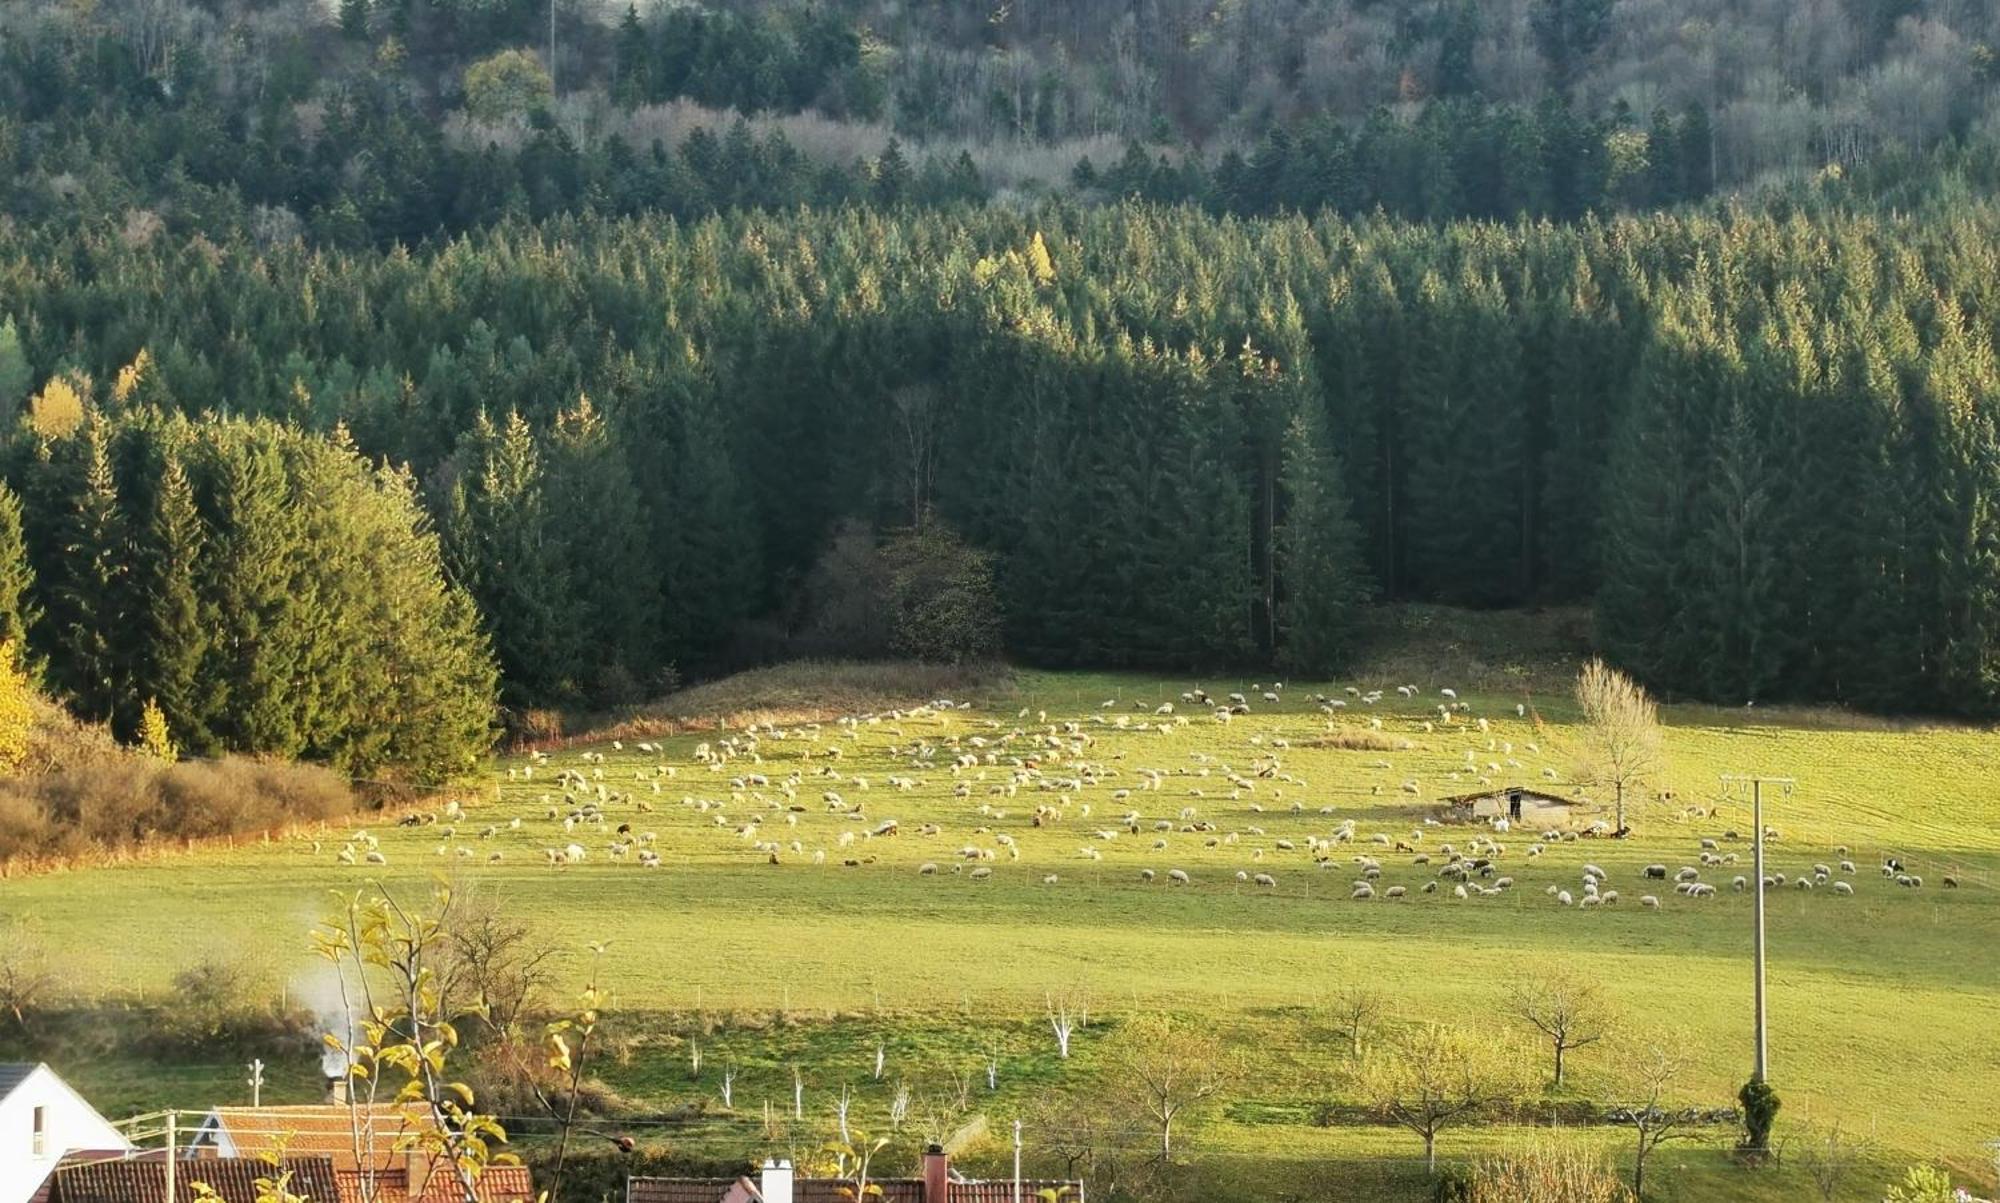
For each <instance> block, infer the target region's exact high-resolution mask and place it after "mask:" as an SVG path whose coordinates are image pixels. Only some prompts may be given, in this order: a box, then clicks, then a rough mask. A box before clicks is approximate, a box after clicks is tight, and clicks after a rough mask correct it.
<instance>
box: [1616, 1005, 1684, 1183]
mask: <svg viewBox="0 0 2000 1203" xmlns="http://www.w3.org/2000/svg"><path fill="white" fill-rule="evenodd" d="M1689 1047H1692V1046H1691V1045H1690V1043H1689V1041H1688V1040H1687V1039H1685V1038H1681V1037H1674V1036H1661V1037H1657V1038H1655V1039H1651V1040H1648V1041H1646V1042H1645V1043H1644V1044H1643V1045H1641V1046H1640V1047H1638V1048H1636V1049H1634V1050H1632V1051H1631V1052H1630V1053H1629V1054H1628V1055H1627V1056H1626V1057H1625V1058H1624V1064H1623V1065H1621V1066H1620V1075H1619V1077H1620V1089H1621V1090H1622V1091H1623V1092H1624V1095H1625V1097H1626V1098H1627V1099H1628V1100H1630V1101H1629V1102H1627V1103H1626V1104H1625V1105H1624V1106H1623V1107H1620V1108H1618V1109H1616V1110H1615V1111H1614V1112H1613V1114H1614V1115H1615V1116H1619V1117H1621V1118H1622V1119H1623V1120H1624V1122H1625V1123H1626V1124H1627V1125H1628V1126H1630V1127H1631V1129H1632V1132H1633V1134H1634V1136H1636V1137H1637V1144H1636V1145H1634V1147H1633V1150H1632V1194H1633V1196H1634V1197H1635V1198H1640V1199H1643V1198H1645V1197H1646V1159H1647V1158H1648V1157H1651V1156H1652V1155H1653V1151H1654V1150H1655V1149H1657V1148H1659V1147H1660V1146H1661V1145H1663V1144H1666V1143H1667V1142H1668V1141H1672V1140H1688V1139H1693V1138H1694V1137H1695V1135H1696V1134H1697V1133H1696V1132H1695V1130H1694V1128H1693V1126H1692V1122H1691V1121H1692V1119H1693V1115H1692V1113H1691V1112H1689V1111H1688V1110H1687V1109H1686V1108H1677V1107H1675V1106H1673V1103H1672V1099H1671V1095H1672V1093H1673V1090H1674V1087H1675V1084H1676V1083H1677V1081H1678V1080H1679V1078H1680V1077H1681V1074H1682V1072H1683V1071H1684V1070H1685V1069H1686V1068H1687V1054H1686V1053H1685V1052H1684V1051H1683V1050H1684V1049H1687V1048H1689Z"/></svg>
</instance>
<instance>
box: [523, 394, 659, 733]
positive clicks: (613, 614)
mask: <svg viewBox="0 0 2000 1203" xmlns="http://www.w3.org/2000/svg"><path fill="white" fill-rule="evenodd" d="M544 461H545V463H546V465H547V480H548V485H547V505H548V523H549V529H550V531H551V532H552V533H554V532H561V533H560V535H559V536H557V537H554V538H553V539H552V543H553V544H554V545H555V546H556V547H557V548H558V549H559V552H560V554H561V557H562V559H563V574H564V578H565V579H566V580H567V581H569V582H570V584H571V591H570V598H569V601H568V603H567V608H568V611H569V615H570V620H571V623H572V624H573V626H574V628H575V630H576V632H577V635H578V636H579V639H580V642H581V649H580V651H581V655H582V657H583V659H584V661H585V664H586V665H587V667H586V669H585V678H586V679H585V683H584V693H585V694H586V695H588V696H591V697H593V698H595V699H596V700H597V701H599V702H614V701H617V702H622V701H630V700H633V699H634V698H635V697H637V696H638V694H639V692H640V691H641V689H642V688H643V687H644V685H645V684H646V683H647V681H648V679H649V678H650V677H651V676H652V674H653V671H654V668H655V658H656V656H657V650H656V649H657V647H658V643H659V639H658V634H657V630H656V627H655V623H656V621H657V618H658V614H659V609H660V606H659V597H658V595H657V593H656V592H655V582H657V581H658V580H659V569H658V566H657V565H656V564H655V563H654V561H653V556H652V530H651V526H650V523H649V522H648V520H647V515H646V513H645V511H644V509H643V507H642V506H641V504H640V498H639V490H638V488H637V486H636V485H635V484H634V483H633V480H632V472H631V469H630V467H628V466H627V463H626V458H625V453H624V451H623V449H622V447H621V446H620V445H619V443H618V441H617V440H616V439H615V438H614V436H613V434H612V431H611V427H610V426H609V425H608V424H607V423H606V422H605V420H604V416H603V415H602V414H601V413H599V412H598V410H597V409H596V408H595V407H594V406H592V405H591V403H590V398H589V397H582V398H579V399H578V401H577V403H576V404H575V405H574V406H572V407H571V408H569V409H568V410H565V411H564V412H563V413H561V414H559V415H558V416H557V418H556V421H555V425H554V426H553V427H552V428H551V430H550V432H549V436H548V440H547V450H546V451H545V453H544Z"/></svg>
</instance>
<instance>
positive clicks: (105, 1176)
mask: <svg viewBox="0 0 2000 1203" xmlns="http://www.w3.org/2000/svg"><path fill="white" fill-rule="evenodd" d="M166 1168H167V1167H166V1162H164V1161H161V1160H157V1159H155V1160H143V1159H138V1158H121V1159H119V1160H115V1161H112V1160H89V1159H82V1158H79V1159H76V1160H69V1159H65V1160H63V1161H62V1162H61V1163H59V1164H58V1165H57V1166H56V1172H55V1174H54V1176H53V1177H54V1182H55V1185H54V1187H53V1189H52V1190H51V1193H50V1199H51V1203H166V1198H167V1175H166V1172H165V1171H166ZM284 1168H285V1169H286V1170H290V1171H291V1175H292V1176H291V1179H290V1180H289V1181H288V1182H287V1183H286V1189H287V1190H289V1191H290V1192H291V1193H292V1194H295V1195H298V1196H300V1197H301V1198H303V1199H305V1200H306V1203H340V1192H339V1190H338V1188H336V1187H335V1186H334V1180H333V1163H332V1162H331V1161H329V1160H328V1159H327V1158H325V1157H289V1158H286V1159H285V1164H284ZM174 1171H175V1172H174V1197H175V1199H176V1200H183V1201H184V1200H191V1199H193V1198H194V1184H195V1183H197V1182H202V1183H206V1184H207V1185H208V1186H210V1187H211V1188H213V1189H214V1191H215V1193H216V1194H217V1195H219V1196H221V1197H222V1198H223V1199H224V1200H225V1201H226V1203H257V1179H259V1178H271V1177H275V1176H276V1175H277V1174H278V1173H279V1172H280V1171H279V1169H278V1167H276V1166H273V1165H272V1164H271V1163H270V1162H268V1161H265V1160H263V1159H262V1158H259V1157H204V1158H183V1159H181V1160H179V1161H176V1162H175V1163H174Z"/></svg>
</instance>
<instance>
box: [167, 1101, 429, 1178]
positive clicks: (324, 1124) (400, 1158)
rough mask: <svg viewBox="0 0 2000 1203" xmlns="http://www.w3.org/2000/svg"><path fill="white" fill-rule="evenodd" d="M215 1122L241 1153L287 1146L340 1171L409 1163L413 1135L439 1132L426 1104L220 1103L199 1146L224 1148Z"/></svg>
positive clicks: (205, 1126)
mask: <svg viewBox="0 0 2000 1203" xmlns="http://www.w3.org/2000/svg"><path fill="white" fill-rule="evenodd" d="M357 1120H358V1121H359V1123H360V1124H361V1125H362V1127H363V1129H364V1132H365V1135H364V1137H363V1139H362V1140H361V1141H360V1144H359V1148H358V1149H357V1143H356V1140H355V1134H354V1130H355V1125H356V1122H357ZM211 1127H213V1128H218V1129H220V1130H221V1132H222V1133H223V1134H225V1135H226V1136H227V1138H228V1145H229V1147H230V1149H231V1150H232V1151H234V1152H235V1154H236V1155H237V1156H239V1157H257V1156H261V1155H263V1154H266V1153H271V1154H275V1153H278V1152H280V1151H282V1152H283V1153H284V1155H285V1156H287V1157H293V1156H298V1157H310V1156H316V1155H323V1156H326V1157H329V1158H331V1159H332V1161H333V1166H334V1168H335V1169H336V1170H359V1169H362V1168H364V1167H367V1168H373V1169H376V1170H383V1169H390V1168H400V1167H404V1166H407V1165H408V1164H409V1159H410V1153H409V1151H408V1149H407V1146H408V1145H409V1144H410V1143H412V1142H411V1138H413V1137H415V1136H418V1135H420V1134H422V1133H425V1132H430V1131H433V1130H435V1128H436V1127H437V1125H436V1123H435V1121H434V1120H433V1119H432V1118H431V1113H430V1109H429V1108H428V1107H425V1106H424V1105H423V1104H421V1103H404V1104H396V1103H376V1104H373V1105H372V1106H371V1105H368V1104H364V1103H357V1104H356V1105H355V1106H354V1108H353V1110H352V1111H350V1110H349V1109H348V1108H347V1107H346V1106H345V1105H343V1104H331V1103H316V1104H311V1105H307V1106H297V1107H217V1108H216V1109H215V1110H213V1111H211V1112H209V1113H208V1115H207V1116H206V1117H205V1118H204V1119H203V1121H202V1129H203V1130H202V1132H201V1135H200V1137H199V1140H198V1145H199V1146H206V1147H209V1148H211V1149H213V1148H216V1147H218V1142H217V1141H216V1137H215V1135H214V1134H213V1133H211V1132H209V1131H208V1129H209V1128H211ZM357 1154H358V1155H357ZM419 1156H421V1154H419Z"/></svg>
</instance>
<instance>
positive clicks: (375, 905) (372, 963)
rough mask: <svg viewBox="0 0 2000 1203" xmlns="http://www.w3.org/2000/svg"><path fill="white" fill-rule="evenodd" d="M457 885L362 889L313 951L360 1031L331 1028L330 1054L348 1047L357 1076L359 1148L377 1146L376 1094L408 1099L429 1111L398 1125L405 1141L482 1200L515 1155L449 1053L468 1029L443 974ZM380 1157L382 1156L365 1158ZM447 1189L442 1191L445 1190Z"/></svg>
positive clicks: (328, 922) (354, 1103) (472, 1200)
mask: <svg viewBox="0 0 2000 1203" xmlns="http://www.w3.org/2000/svg"><path fill="white" fill-rule="evenodd" d="M453 905H454V895H453V893H452V890H451V888H450V887H449V886H445V885H439V886H437V887H436V888H435V889H434V890H433V891H432V894H431V897H430V905H429V906H427V907H424V908H421V909H412V908H410V907H406V906H404V905H403V904H402V903H401V902H399V901H398V900H397V899H395V898H394V897H393V896H391V895H390V894H388V893H387V892H380V893H367V892H361V893H356V894H354V895H351V896H349V897H347V898H344V899H343V900H342V902H341V905H340V906H339V908H338V909H336V910H335V911H333V912H332V913H330V914H329V915H328V916H327V917H326V918H325V919H323V920H322V921H321V923H320V925H319V926H318V927H316V928H314V929H313V933H312V945H313V952H314V954H315V955H316V956H318V957H319V958H320V959H321V960H323V961H326V962H327V963H328V964H329V965H331V966H332V967H333V970H334V975H335V979H336V981H337V982H338V985H339V989H340V1001H341V1004H342V1007H343V1009H344V1011H345V1012H346V1013H347V1014H348V1015H350V1016H353V1017H354V1019H353V1021H352V1023H351V1025H350V1026H351V1029H352V1030H351V1031H349V1032H348V1033H346V1034H344V1035H342V1034H336V1033H331V1032H330V1033H327V1035H326V1036H325V1043H326V1046H327V1050H328V1052H329V1053H330V1054H332V1055H334V1056H336V1057H338V1058H339V1059H340V1061H341V1063H342V1064H343V1066H344V1072H345V1074H346V1076H347V1078H348V1080H349V1082H350V1083H351V1084H352V1086H351V1088H350V1089H349V1090H348V1092H347V1101H348V1108H349V1112H348V1114H349V1126H350V1127H351V1129H352V1135H353V1141H354V1146H355V1149H356V1155H357V1157H359V1156H360V1154H361V1151H362V1150H365V1149H373V1148H375V1147H376V1144H377V1141H376V1137H377V1134H376V1132H375V1130H374V1125H375V1123H376V1122H377V1121H376V1118H375V1117H376V1114H377V1112H376V1110H375V1108H374V1106H373V1105H372V1104H375V1103H390V1102H394V1103H397V1104H402V1105H408V1106H411V1107H414V1108H416V1109H419V1110H422V1111H424V1112H426V1113H427V1118H428V1119H429V1120H430V1122H429V1123H428V1124H425V1125H423V1126H422V1127H421V1128H420V1129H418V1130H416V1131H414V1132H412V1131H398V1132H396V1133H393V1134H389V1136H390V1139H392V1140H393V1141H394V1142H395V1147H396V1148H398V1149H405V1150H412V1151H417V1152H421V1153H424V1154H427V1155H428V1156H429V1157H431V1158H432V1159H433V1160H434V1161H435V1163H436V1165H437V1166H438V1172H439V1173H440V1174H442V1175H444V1177H443V1179H442V1182H443V1183H449V1190H446V1191H443V1192H442V1193H443V1196H448V1197H450V1198H452V1199H455V1200H458V1201H459V1203H479V1191H478V1181H479V1178H480V1175H482V1174H484V1173H485V1172H486V1167H487V1166H489V1165H498V1164H502V1163H511V1162H513V1161H514V1160H515V1157H514V1155H513V1154H512V1153H509V1152H505V1151H503V1150H501V1149H500V1148H499V1147H498V1146H500V1145H503V1144H505V1143H506V1141H507V1133H506V1131H505V1130H504V1129H503V1128H502V1127H501V1125H500V1121H499V1120H498V1119H497V1118H496V1117H494V1116H492V1115H488V1114H485V1113H483V1112H481V1111H480V1110H479V1109H478V1106H477V1100H476V1099H474V1097H473V1093H472V1088H471V1087H470V1086H468V1085H466V1084H465V1083H464V1082H461V1081H458V1080H456V1079H454V1078H453V1077H452V1076H451V1074H450V1072H449V1064H448V1062H449V1059H450V1057H451V1055H452V1053H453V1052H454V1050H456V1049H457V1048H458V1043H459V1038H458V1029H457V1028H456V1026H454V1024H453V1022H452V1018H451V1016H450V1014H449V1013H448V1007H447V1005H446V1002H445V996H444V989H443V985H442V981H441V979H440V976H439V972H438V970H439V967H440V962H441V961H442V960H443V959H444V956H445V954H444V953H443V951H442V950H443V948H444V947H445V944H446V932H447V931H448V930H449V929H450V927H451V925H452V922H453V918H454V915H453ZM363 1164H364V1165H372V1164H373V1159H372V1158H363ZM374 1179H375V1175H374V1172H373V1171H372V1170H364V1171H363V1178H362V1182H361V1183H360V1194H361V1197H362V1199H363V1200H364V1201H365V1203H372V1201H373V1200H374V1199H375V1198H376V1197H377V1194H378V1186H377V1183H376V1182H375V1180H374ZM441 1197H442V1196H441Z"/></svg>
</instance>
